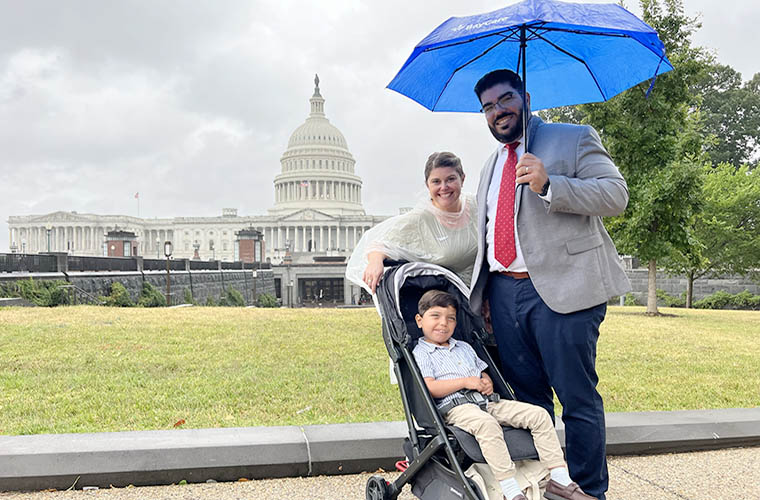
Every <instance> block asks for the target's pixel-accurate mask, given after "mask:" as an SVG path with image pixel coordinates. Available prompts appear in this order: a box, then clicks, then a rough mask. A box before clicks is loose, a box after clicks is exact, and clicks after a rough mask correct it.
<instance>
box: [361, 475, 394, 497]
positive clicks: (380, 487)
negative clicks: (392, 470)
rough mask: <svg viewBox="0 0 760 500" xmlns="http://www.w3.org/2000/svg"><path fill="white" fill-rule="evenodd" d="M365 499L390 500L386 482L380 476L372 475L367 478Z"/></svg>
mask: <svg viewBox="0 0 760 500" xmlns="http://www.w3.org/2000/svg"><path fill="white" fill-rule="evenodd" d="M366 493H367V497H366V498H367V500H390V498H391V497H390V494H389V492H388V483H387V482H386V481H385V479H383V478H382V477H380V476H372V477H371V478H369V479H368V480H367V489H366Z"/></svg>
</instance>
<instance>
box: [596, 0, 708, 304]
mask: <svg viewBox="0 0 760 500" xmlns="http://www.w3.org/2000/svg"><path fill="white" fill-rule="evenodd" d="M661 3H662V5H661ZM641 7H642V11H643V17H644V20H645V21H646V22H647V23H649V24H650V25H651V26H652V27H653V28H655V29H656V30H657V32H658V34H659V36H660V39H661V40H662V41H663V43H664V44H665V47H666V50H667V55H668V59H669V60H670V62H671V63H672V64H673V67H674V70H673V71H670V72H668V73H666V74H664V75H661V76H660V77H658V78H657V81H656V84H655V85H654V88H653V90H652V92H651V93H648V90H649V86H650V83H649V82H643V83H641V84H639V85H637V86H636V87H633V88H632V89H630V90H628V91H626V92H624V93H622V94H620V95H619V96H617V97H615V98H613V99H611V100H610V101H608V102H606V103H601V104H590V105H585V106H583V109H582V112H583V114H584V118H583V121H584V122H586V123H590V124H592V125H594V126H595V128H596V129H597V130H598V131H599V132H600V135H601V136H602V140H603V142H604V143H605V146H606V147H607V149H608V150H609V152H610V154H611V156H612V158H614V160H615V163H616V164H617V165H618V167H619V168H620V170H621V172H622V173H623V176H624V177H625V179H626V182H627V183H628V189H629V192H630V200H629V202H628V207H627V208H626V210H625V212H624V213H623V214H622V215H621V216H618V217H615V218H612V219H608V220H607V227H608V229H609V231H610V233H611V235H612V237H613V238H614V240H615V243H616V245H617V248H618V250H620V251H622V252H624V253H629V254H631V255H635V256H637V257H638V258H639V259H640V260H641V261H644V262H647V263H648V268H649V286H648V297H647V313H648V314H657V312H658V311H657V285H656V274H657V273H656V271H657V261H658V260H659V259H664V258H666V257H668V256H669V255H671V254H672V253H673V252H674V251H686V250H687V249H688V248H689V242H690V240H689V233H688V229H689V227H690V222H691V221H692V220H693V217H694V214H695V213H696V212H697V211H698V210H699V206H700V202H701V199H700V197H699V196H698V195H699V193H700V187H701V182H702V180H701V176H702V166H703V164H704V163H705V158H704V153H703V151H702V144H703V128H702V127H703V126H702V120H701V116H700V113H699V111H698V110H699V104H700V102H699V97H698V96H697V95H696V94H695V93H694V92H693V89H694V88H696V85H697V83H698V82H699V81H702V80H701V79H703V78H704V76H703V74H704V72H705V71H706V69H707V67H708V64H709V62H710V61H709V57H708V56H707V55H706V54H705V53H704V51H702V50H701V49H699V48H694V47H692V46H691V36H692V34H693V32H694V31H695V30H696V29H697V28H699V24H698V23H697V21H696V19H694V18H689V17H687V16H686V15H684V13H683V5H682V2H681V0H663V1H662V2H660V0H641Z"/></svg>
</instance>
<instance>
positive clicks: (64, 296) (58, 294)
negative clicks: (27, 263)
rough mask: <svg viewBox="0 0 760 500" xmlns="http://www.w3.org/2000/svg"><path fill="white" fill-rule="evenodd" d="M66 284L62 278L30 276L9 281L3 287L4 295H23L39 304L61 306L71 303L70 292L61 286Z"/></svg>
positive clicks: (24, 297)
mask: <svg viewBox="0 0 760 500" xmlns="http://www.w3.org/2000/svg"><path fill="white" fill-rule="evenodd" d="M65 284H66V282H65V281H62V280H52V281H48V280H38V281H35V280H33V279H32V278H29V279H26V280H18V281H14V282H12V283H8V284H7V285H6V286H4V287H3V291H2V295H4V296H6V297H21V298H23V299H26V300H28V301H29V302H31V303H33V304H35V305H38V306H45V307H52V306H59V305H64V304H68V303H69V294H68V293H67V292H66V290H65V289H63V288H61V285H65Z"/></svg>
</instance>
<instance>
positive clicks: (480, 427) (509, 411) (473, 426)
mask: <svg viewBox="0 0 760 500" xmlns="http://www.w3.org/2000/svg"><path fill="white" fill-rule="evenodd" d="M445 420H446V423H447V424H449V425H456V426H457V427H460V428H461V429H464V430H465V431H467V432H469V433H470V434H472V435H473V436H475V439H476V440H477V441H478V444H479V445H480V450H481V451H482V452H483V457H484V458H485V459H486V462H487V463H488V465H489V466H490V467H491V471H493V475H494V477H495V478H496V479H497V480H499V481H503V480H504V479H509V478H511V477H514V475H515V464H514V462H512V457H510V456H509V450H507V444H506V443H505V442H504V432H503V431H502V429H501V424H504V425H510V426H512V427H517V428H520V429H528V430H529V431H530V433H531V435H532V436H533V443H534V444H535V446H536V451H538V457H539V460H541V462H542V463H543V464H544V465H545V466H546V468H547V469H553V468H555V467H566V465H565V459H564V456H563V455H562V448H561V447H560V445H559V439H558V438H557V432H556V431H555V430H554V424H553V423H552V419H551V418H550V417H549V414H548V413H547V412H546V410H545V409H543V408H541V407H540V406H536V405H532V404H528V403H523V402H521V401H512V400H501V401H499V402H497V403H488V409H487V410H486V411H483V410H481V409H480V407H479V406H478V405H476V404H463V405H459V406H455V407H454V408H452V409H451V410H450V411H449V412H448V413H446V416H445Z"/></svg>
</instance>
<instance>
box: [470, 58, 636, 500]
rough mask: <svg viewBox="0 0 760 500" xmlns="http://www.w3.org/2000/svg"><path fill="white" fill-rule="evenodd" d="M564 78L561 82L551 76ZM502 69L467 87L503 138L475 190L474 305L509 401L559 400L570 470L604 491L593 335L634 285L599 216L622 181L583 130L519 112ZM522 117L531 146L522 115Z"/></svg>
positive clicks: (614, 204) (610, 211)
mask: <svg viewBox="0 0 760 500" xmlns="http://www.w3.org/2000/svg"><path fill="white" fill-rule="evenodd" d="M558 84H560V82H558ZM522 91H523V86H522V81H521V80H520V77H519V76H518V75H517V74H515V73H514V72H512V71H509V70H497V71H493V72H491V73H488V74H487V75H485V76H484V77H483V78H481V79H480V81H478V83H477V84H476V85H475V93H476V94H477V95H478V98H479V99H480V103H481V105H482V110H483V112H484V114H485V117H486V121H487V123H488V127H489V128H490V130H491V133H492V134H493V136H494V137H495V138H496V140H497V141H499V142H500V143H501V144H500V146H499V148H498V149H497V150H496V151H495V152H494V153H493V154H492V155H491V156H490V158H489V159H488V161H486V164H485V166H484V167H483V170H482V171H481V175H480V185H479V187H478V194H477V197H478V206H479V207H481V208H480V213H479V214H478V227H479V243H478V254H477V258H476V261H475V272H474V274H473V281H472V290H471V298H470V301H471V305H472V309H473V311H481V310H482V311H483V313H484V315H489V314H490V320H491V324H492V326H493V331H494V335H495V338H496V342H497V345H498V349H499V355H500V358H501V362H502V366H503V373H504V375H505V377H506V378H507V381H508V382H509V383H510V384H511V385H512V388H513V389H514V391H515V394H516V396H517V398H518V399H519V400H521V401H525V402H528V403H533V404H537V405H540V406H543V407H544V408H546V410H547V411H548V412H549V413H550V414H551V415H552V416H553V415H554V404H553V396H552V389H554V391H555V392H556V394H557V397H558V399H559V401H560V402H561V403H562V408H563V411H562V420H563V421H564V423H565V442H566V454H567V462H568V466H569V470H570V476H571V477H572V478H573V480H574V481H575V482H577V483H578V484H579V485H580V487H581V488H582V489H583V490H584V491H585V492H586V493H588V494H589V495H592V496H595V497H597V498H599V499H600V500H604V498H605V496H604V493H605V491H607V485H608V476H607V461H606V454H605V424H604V406H603V403H602V398H601V396H600V395H599V393H598V391H597V390H596V384H597V382H598V377H597V374H596V368H595V362H596V342H597V338H598V336H599V325H600V324H601V322H602V321H603V320H604V315H605V313H606V307H607V306H606V303H607V300H609V299H610V298H611V297H613V296H616V295H622V294H624V293H626V292H627V291H629V290H630V284H629V283H628V279H627V278H626V276H625V273H624V271H623V269H622V266H621V265H620V259H619V257H618V254H617V251H616V250H615V246H614V244H613V243H612V240H611V239H610V237H609V235H608V234H607V231H606V230H605V229H604V225H603V224H602V219H601V217H603V216H614V215H618V214H620V213H621V212H622V211H623V210H624V209H625V207H626V205H627V203H628V188H627V186H626V183H625V180H624V179H623V177H622V176H621V175H620V172H619V171H618V169H617V167H615V165H614V163H613V162H612V160H611V159H610V157H609V155H608V154H607V151H606V150H605V149H604V147H603V146H602V144H601V141H600V140H599V136H598V135H597V133H596V132H595V131H594V130H593V129H592V128H591V127H587V126H578V125H568V124H547V123H544V122H543V121H542V120H541V119H540V118H538V117H536V116H530V95H527V96H526V100H527V109H525V110H523V109H522V108H523V104H522ZM523 113H528V116H530V120H529V122H528V151H527V152H526V151H525V141H524V134H523V122H522V114H523Z"/></svg>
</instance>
